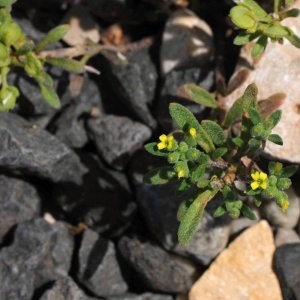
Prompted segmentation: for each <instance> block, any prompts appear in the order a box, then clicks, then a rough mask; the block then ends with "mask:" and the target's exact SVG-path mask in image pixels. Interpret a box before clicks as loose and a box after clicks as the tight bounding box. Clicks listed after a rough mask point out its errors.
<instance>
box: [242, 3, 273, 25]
mask: <svg viewBox="0 0 300 300" xmlns="http://www.w3.org/2000/svg"><path fill="white" fill-rule="evenodd" d="M239 5H241V6H245V7H247V8H248V9H250V10H251V12H252V13H254V15H255V17H256V18H257V20H259V21H262V22H265V23H270V22H272V17H271V16H270V15H269V14H268V13H267V12H266V11H265V10H264V9H263V8H262V7H261V6H260V5H258V4H257V2H255V1H253V0H243V2H240V3H239Z"/></svg>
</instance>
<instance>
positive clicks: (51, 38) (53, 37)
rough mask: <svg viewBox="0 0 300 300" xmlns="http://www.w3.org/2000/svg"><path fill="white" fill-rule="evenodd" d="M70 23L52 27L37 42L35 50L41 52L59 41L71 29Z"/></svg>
mask: <svg viewBox="0 0 300 300" xmlns="http://www.w3.org/2000/svg"><path fill="white" fill-rule="evenodd" d="M69 27H70V26H69V25H67V24H65V25H59V26H57V27H55V28H53V29H51V30H50V31H49V32H48V33H47V34H46V35H45V36H44V37H43V38H42V39H41V40H40V41H39V42H38V44H37V46H36V48H35V50H36V53H37V54H39V53H40V52H42V51H43V50H44V49H45V48H47V47H48V46H49V45H51V44H53V43H55V42H57V41H59V40H60V39H61V38H62V37H63V36H64V35H65V34H66V33H67V32H68V30H69Z"/></svg>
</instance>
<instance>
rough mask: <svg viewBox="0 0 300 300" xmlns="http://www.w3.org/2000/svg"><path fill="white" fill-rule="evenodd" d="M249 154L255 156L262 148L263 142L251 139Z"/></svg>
mask: <svg viewBox="0 0 300 300" xmlns="http://www.w3.org/2000/svg"><path fill="white" fill-rule="evenodd" d="M248 147H249V149H248V152H247V153H249V154H253V153H254V152H256V151H257V150H258V149H259V148H260V147H261V141H259V140H256V139H251V140H250V141H249V143H248Z"/></svg>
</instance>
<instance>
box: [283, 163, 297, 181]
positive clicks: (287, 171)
mask: <svg viewBox="0 0 300 300" xmlns="http://www.w3.org/2000/svg"><path fill="white" fill-rule="evenodd" d="M297 170H298V166H296V165H290V166H287V167H285V168H283V170H282V173H281V177H285V178H287V177H291V176H292V175H294V174H295V173H296V172H297Z"/></svg>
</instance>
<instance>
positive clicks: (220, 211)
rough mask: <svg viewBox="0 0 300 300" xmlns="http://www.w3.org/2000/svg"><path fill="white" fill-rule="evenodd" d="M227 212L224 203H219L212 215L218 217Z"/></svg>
mask: <svg viewBox="0 0 300 300" xmlns="http://www.w3.org/2000/svg"><path fill="white" fill-rule="evenodd" d="M226 212H227V210H226V207H225V204H222V205H220V206H219V207H218V208H217V209H216V210H215V212H214V214H213V217H214V218H218V217H221V216H223V215H224V214H225V213H226Z"/></svg>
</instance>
